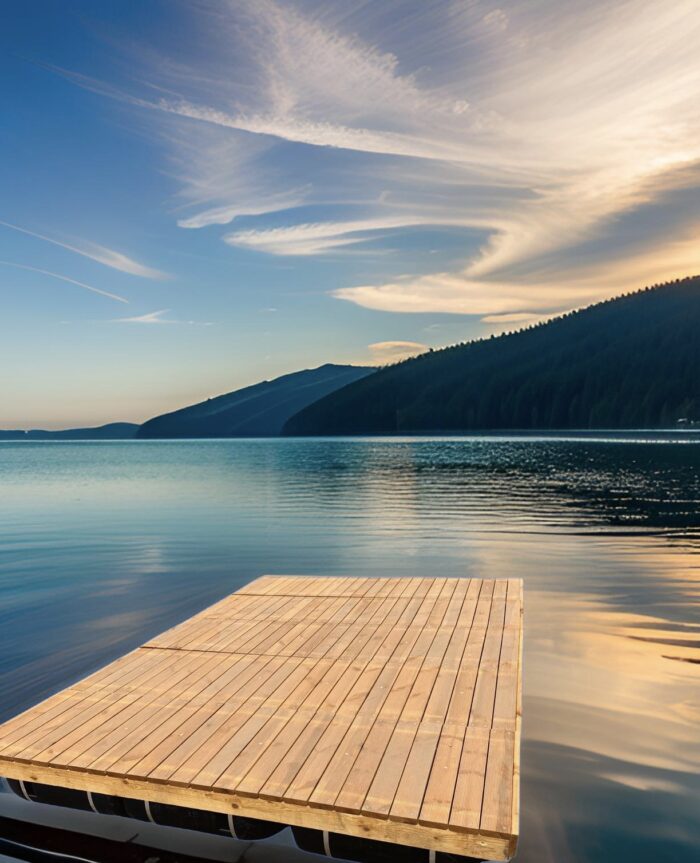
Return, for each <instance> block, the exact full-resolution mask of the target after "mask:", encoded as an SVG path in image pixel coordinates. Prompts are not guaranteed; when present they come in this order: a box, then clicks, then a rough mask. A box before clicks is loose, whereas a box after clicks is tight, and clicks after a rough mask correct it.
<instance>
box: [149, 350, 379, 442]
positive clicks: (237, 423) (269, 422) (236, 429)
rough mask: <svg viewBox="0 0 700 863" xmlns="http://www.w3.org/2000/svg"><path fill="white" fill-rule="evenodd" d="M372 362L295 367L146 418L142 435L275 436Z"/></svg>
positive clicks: (359, 375)
mask: <svg viewBox="0 0 700 863" xmlns="http://www.w3.org/2000/svg"><path fill="white" fill-rule="evenodd" d="M373 371H375V370H374V369H373V368H368V367H361V366H337V365H332V364H330V363H329V364H327V365H324V366H321V367H320V368H317V369H307V370H305V371H301V372H293V373H292V374H289V375H283V376H282V377H279V378H275V379H274V380H272V381H262V383H259V384H254V385H253V386H250V387H245V388H244V389H241V390H236V391H235V392H231V393H227V394H226V395H222V396H218V397H217V398H213V399H208V400H207V401H205V402H200V403H199V404H196V405H192V406H190V407H186V408H181V409H180V410H177V411H173V412H172V413H168V414H163V415H162V416H158V417H155V418H154V419H151V420H148V421H147V422H145V423H144V424H143V425H142V426H141V427H140V428H139V430H138V432H137V435H136V436H137V437H139V438H198V437H200V438H201V437H271V436H275V435H279V434H280V433H281V431H282V427H283V425H284V424H285V422H286V421H287V420H288V419H289V417H291V416H292V415H293V414H295V413H296V412H297V411H299V410H301V409H302V408H304V407H306V406H307V405H309V404H311V403H312V402H314V401H316V400H317V399H320V398H322V397H323V396H325V395H327V394H328V393H331V392H334V391H336V390H338V389H340V388H341V387H344V386H346V385H347V384H351V383H354V382H355V381H358V380H360V379H361V378H364V377H366V376H367V375H369V374H370V373H371V372H373Z"/></svg>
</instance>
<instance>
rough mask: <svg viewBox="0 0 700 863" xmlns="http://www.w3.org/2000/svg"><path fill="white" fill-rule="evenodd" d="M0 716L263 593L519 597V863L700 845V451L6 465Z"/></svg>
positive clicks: (394, 442) (13, 459)
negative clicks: (351, 584)
mask: <svg viewBox="0 0 700 863" xmlns="http://www.w3.org/2000/svg"><path fill="white" fill-rule="evenodd" d="M0 549H1V556H0V597H1V602H0V693H1V694H2V698H1V699H0V718H2V719H4V718H7V717H9V716H11V715H12V714H14V713H16V712H17V711H19V710H20V709H22V708H25V707H27V706H29V705H31V704H33V703H34V702H36V701H38V700H39V699H41V698H43V697H45V696H46V695H48V694H49V693H51V692H54V691H56V690H58V689H61V688H63V687H64V686H66V685H67V684H69V683H71V682H72V681H74V680H76V679H77V678H80V677H82V676H84V675H85V674H87V673H88V672H90V671H92V670H93V669H95V668H96V667H99V666H100V665H102V664H104V663H105V662H107V661H109V660H111V659H114V658H115V657H117V656H118V655H120V654H122V653H124V652H125V651H127V650H129V649H130V648H133V647H135V646H136V645H138V644H140V643H141V642H143V641H144V640H146V639H147V638H149V637H150V636H152V635H154V634H156V633H157V632H159V631H161V630H163V629H165V628H166V627H169V626H171V625H173V624H174V623H175V622H177V621H179V620H181V619H183V618H185V617H187V616H189V615H191V614H192V613H194V612H196V611H197V610H199V609H201V608H203V607H204V606H206V605H208V604H210V603H211V602H213V601H215V600H217V599H219V598H220V597H221V596H223V595H225V594H227V593H229V592H231V591H232V590H235V589H236V588H238V587H240V586H241V585H243V584H245V583H246V582H247V581H249V580H250V579H252V578H254V577H256V576H258V575H260V574H262V573H288V574H291V573H306V574H324V575H325V574H329V575H393V576H395V575H440V576H476V577H480V578H503V577H508V576H520V577H522V578H523V579H524V580H525V657H524V663H525V664H524V699H523V712H524V722H523V764H522V768H523V772H522V823H521V843H520V850H519V854H518V860H519V861H521V863H534V861H537V863H548V861H552V863H554V861H556V863H569V861H572V862H573V861H576V863H581V861H583V863H588V861H590V863H594V861H595V863H606V861H618V863H619V861H628V860H629V861H639V863H643V861H649V863H652V861H653V863H661V861H686V860H691V859H697V853H698V848H700V664H699V663H700V444H698V443H689V442H679V441H677V440H676V441H671V440H662V441H659V442H654V440H653V438H652V439H651V440H636V441H635V440H630V439H624V438H623V439H614V440H604V439H586V440H566V439H554V440H551V439H550V440H546V439H536V438H528V439H517V438H516V439H507V438H467V439H458V438H449V439H414V438H411V439H377V440H370V439H361V440H343V439H336V440H291V439H290V440H233V441H172V442H158V441H143V442H136V441H133V442H131V441H130V442H101V443H85V442H81V443H25V442H21V443H12V442H5V443H2V444H0Z"/></svg>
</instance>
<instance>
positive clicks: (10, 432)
mask: <svg viewBox="0 0 700 863" xmlns="http://www.w3.org/2000/svg"><path fill="white" fill-rule="evenodd" d="M137 429H138V425H137V424H136V423H108V424H107V425H103V426H97V427H96V428H84V429H61V430H60V431H47V430H45V429H30V430H29V431H22V430H21V429H7V430H0V440H128V439H129V438H132V437H134V435H135V434H136V430H137Z"/></svg>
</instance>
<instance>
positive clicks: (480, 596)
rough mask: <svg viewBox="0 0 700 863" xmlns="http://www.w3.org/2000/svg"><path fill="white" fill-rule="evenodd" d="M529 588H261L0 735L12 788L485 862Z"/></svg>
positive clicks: (266, 583) (485, 584)
mask: <svg viewBox="0 0 700 863" xmlns="http://www.w3.org/2000/svg"><path fill="white" fill-rule="evenodd" d="M521 650H522V582H521V581H520V580H517V579H508V580H495V581H482V580H478V579H467V578H464V579H460V578H451V579H448V578H335V577H333V578H330V577H329V578H325V577H302V576H263V577H262V578H259V579H257V580H256V581H254V582H252V583H251V584H249V585H248V586H246V587H244V588H242V589H241V590H239V591H238V592H236V593H233V594H231V595H230V596H228V597H226V598H225V599H222V600H221V601H220V602H218V603H216V604H215V605H213V606H211V607H209V608H207V609H205V610H204V611H202V612H201V613H200V614H197V615H195V616H194V617H192V618H190V619H188V620H186V621H185V622H184V623H182V624H180V625H178V626H175V627H174V628H173V629H170V630H168V631H167V632H165V633H163V634H162V635H159V636H157V637H156V638H153V639H152V640H151V641H149V642H147V643H146V644H144V645H143V646H141V647H139V648H137V649H136V650H134V651H132V652H131V653H129V654H127V655H126V656H124V657H122V658H120V659H117V660H116V661H115V662H112V663H111V664H109V665H107V666H106V667H104V668H103V669H101V670H99V671H97V672H96V673H95V674H92V675H91V676H90V677H87V678H86V679H84V680H81V681H79V682H78V683H75V684H74V685H72V686H70V687H68V688H67V689H65V690H63V691H61V692H59V693H57V694H56V695H53V696H52V697H50V698H49V699H47V700H46V701H44V702H42V703H41V704H39V705H37V706H35V707H32V708H30V709H29V710H27V711H26V712H24V713H22V714H21V715H19V716H17V717H15V718H14V719H11V720H10V721H9V722H7V723H5V724H4V725H2V726H0V775H4V776H7V777H9V778H13V779H23V780H29V781H35V782H44V783H48V784H52V785H59V786H64V787H69V788H79V789H82V790H86V791H93V792H100V793H105V794H116V795H121V796H124V797H134V798H139V799H144V800H149V801H151V802H160V803H175V804H178V805H181V806H189V807H194V808H199V809H209V810H213V811H218V812H226V813H235V814H239V815H247V816H250V817H254V818H262V819H267V820H270V821H277V822H283V823H287V824H294V825H299V826H303V827H311V828H317V829H320V830H328V831H332V832H335V833H345V834H350V835H355V836H361V837H365V838H374V839H379V840H383V841H389V842H398V843H401V844H404V845H413V846H416V847H420V848H429V849H434V850H441V851H447V852H451V853H453V854H464V855H469V856H474V857H481V858H484V859H486V858H488V859H501V860H502V859H507V858H509V857H511V856H512V855H513V853H514V851H515V845H516V842H517V835H518V806H519V747H520V689H521V684H520V677H521V669H520V666H521Z"/></svg>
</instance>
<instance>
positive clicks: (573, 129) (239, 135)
mask: <svg viewBox="0 0 700 863" xmlns="http://www.w3.org/2000/svg"><path fill="white" fill-rule="evenodd" d="M209 8H210V10H212V9H213V11H212V13H211V14H212V17H211V20H210V27H209V30H208V33H207V34H206V40H207V41H206V46H205V49H204V50H203V51H202V52H201V54H200V55H199V56H192V57H191V58H186V59H185V60H183V62H182V63H181V64H180V65H179V66H178V67H177V68H175V66H174V65H173V64H170V65H164V64H161V65H160V68H159V71H153V72H152V73H151V74H150V77H149V78H148V84H149V85H158V87H161V89H157V88H154V87H153V86H151V87H150V88H149V89H148V90H146V89H144V90H143V91H141V92H139V93H138V94H125V93H123V92H121V93H120V92H117V91H116V90H114V89H112V90H111V92H110V88H108V87H105V86H104V85H99V84H96V83H95V82H90V81H88V80H87V79H84V78H83V79H80V77H75V78H74V79H75V80H76V81H77V82H78V83H80V84H81V86H87V87H90V88H91V89H97V90H101V91H102V92H105V93H109V95H112V96H116V97H117V98H120V99H123V100H126V101H130V102H131V104H133V105H135V106H139V107H141V108H147V109H149V110H150V111H151V112H153V115H154V116H158V117H160V119H161V121H162V124H163V128H164V129H166V130H167V136H168V138H167V140H168V143H169V146H170V147H171V158H172V159H173V160H174V165H175V168H174V173H175V174H176V176H177V177H178V178H179V181H180V183H181V199H182V201H183V202H184V204H183V206H184V207H185V208H187V210H188V212H187V215H185V216H182V217H181V218H180V221H179V224H181V225H182V226H183V227H189V228H194V227H205V226H213V225H222V224H229V223H230V222H234V223H235V222H236V221H237V220H241V219H242V218H243V217H247V218H249V219H250V220H252V222H253V224H252V225H250V224H245V225H243V226H240V225H235V230H232V231H229V232H227V233H225V234H224V239H225V240H226V242H227V243H229V244H230V245H233V246H240V247H246V248H256V249H259V250H261V251H265V252H267V253H270V254H274V255H280V254H285V255H321V254H325V253H327V252H329V251H331V250H338V249H342V248H343V247H347V246H353V247H355V249H357V250H359V249H361V248H362V246H361V245H360V243H361V241H362V240H363V239H366V238H368V237H371V236H374V237H376V238H381V235H382V232H383V231H386V230H387V228H389V227H391V226H393V227H394V228H395V229H398V230H400V229H402V228H409V227H410V228H415V227H416V226H436V225H437V226H460V227H461V228H463V229H464V231H465V234H468V240H465V251H464V256H463V261H462V262H461V264H460V265H459V266H454V267H451V268H447V267H445V266H444V265H443V267H442V268H440V269H438V268H436V270H437V271H436V272H433V273H429V274H427V275H420V276H418V277H412V276H408V277H407V276H405V275H402V273H403V272H404V270H403V268H402V267H401V262H400V261H401V258H400V255H397V256H396V260H397V265H396V270H395V275H394V276H393V277H390V278H381V277H380V276H379V275H377V276H376V277H375V278H372V275H371V274H370V276H369V277H368V278H367V280H366V282H365V283H362V284H355V283H352V282H350V283H349V284H348V285H347V286H346V287H344V288H342V289H341V290H339V291H336V292H335V294H334V295H335V296H336V297H338V298H341V299H343V300H346V301H350V302H353V303H356V304H359V305H362V306H365V307H367V308H372V309H377V310H384V311H395V312H413V311H416V312H426V311H436V312H453V313H463V314H471V315H480V316H484V315H486V316H488V315H494V314H496V315H504V314H526V313H527V314H548V313H551V312H554V311H557V310H560V309H566V308H571V307H572V306H575V305H578V304H582V303H585V302H589V301H591V300H594V299H597V298H600V297H603V296H609V295H611V294H614V293H618V292H620V291H621V290H625V289H627V288H629V287H631V286H636V285H637V284H639V280H641V281H642V282H644V281H648V280H656V279H663V278H671V277H674V276H675V275H678V274H681V273H678V270H679V268H681V267H692V271H697V270H698V269H700V266H698V265H696V264H700V262H699V261H698V257H700V256H699V255H698V254H697V253H693V251H692V244H689V241H688V235H689V234H690V233H692V231H693V230H694V225H695V222H697V221H700V213H695V214H694V215H693V214H689V215H688V218H687V219H686V221H685V222H684V223H683V224H679V225H678V230H677V231H676V233H675V234H674V235H673V236H663V237H661V236H660V233H659V224H658V222H657V223H655V222H654V220H653V219H652V218H650V217H649V216H648V215H646V216H645V214H646V213H647V212H648V210H649V208H650V207H652V206H653V205H654V204H655V203H656V202H658V200H659V199H660V197H662V196H664V195H666V196H668V195H669V193H671V194H672V193H673V191H674V190H675V189H677V188H682V189H687V188H688V183H690V182H694V181H692V180H691V179H689V178H690V177H691V172H690V171H688V170H687V169H688V168H690V167H692V166H697V165H700V60H699V59H698V55H697V50H696V47H695V46H696V45H697V41H698V38H699V37H700V7H699V6H698V4H697V2H696V0H676V2H674V3H671V4H669V3H662V2H660V0H620V2H618V3H613V4H611V3H608V2H605V0H592V2H590V3H586V4H562V3H560V2H559V0H543V2H523V3H521V2H518V3H515V2H499V4H498V5H497V6H496V5H495V4H494V3H492V2H488V3H487V2H482V0H474V2H469V3H460V4H457V3H445V4H437V5H436V4H413V5H412V6H411V7H410V8H409V9H408V10H407V9H406V6H405V4H401V3H398V4H397V3H394V2H392V0H387V2H386V3H383V4H370V5H368V4H366V3H352V2H342V3H340V2H338V3H332V2H329V3H324V4H321V5H313V4H310V3H305V2H301V0H299V2H297V3H294V2H285V3H279V2H274V0H257V2H256V3H254V4H235V3H233V4H232V3H221V4H214V6H213V7H209ZM399 11H400V13H401V14H400V15H399V14H398V13H399ZM204 20H205V19H204V18H201V19H200V22H201V21H204ZM399 20H400V26H399V25H398V24H397V22H398V21H399ZM205 30H206V26H205ZM309 58H313V62H309ZM154 69H155V67H154ZM163 69H165V70H166V71H165V74H163V73H162V70H163ZM188 70H189V71H188ZM154 93H155V95H153V94H154ZM310 153H311V154H313V156H311V155H310ZM679 176H683V177H684V178H685V179H684V180H683V181H681V182H682V184H683V183H684V184H685V185H681V186H679V185H678V184H679V180H678V178H679ZM329 202H330V203H333V204H334V205H335V206H334V208H332V209H329V211H328V212H329V215H328V216H327V217H319V218H318V219H317V218H316V215H315V214H314V219H313V221H311V220H310V219H309V217H308V215H307V216H305V217H304V216H302V217H300V214H299V213H297V212H295V210H294V208H296V207H298V206H299V205H301V204H304V205H319V204H328V203H329ZM348 203H352V206H353V208H355V210H354V211H353V214H352V215H348V216H347V218H346V217H345V216H344V215H343V214H342V212H340V214H339V210H341V211H342V207H343V205H347V204H348ZM358 207H359V208H360V209H361V212H362V215H361V217H357V215H355V213H356V211H357V208H358ZM271 214H275V216H274V219H271V218H270V216H271ZM631 216H636V217H637V220H636V224H635V227H634V234H635V241H636V242H635V243H630V242H626V243H625V247H624V252H622V251H620V252H618V253H617V255H616V254H615V253H612V254H611V253H610V252H609V251H608V252H606V253H605V254H604V255H603V254H601V252H600V251H599V250H596V249H595V248H593V244H595V243H596V242H600V241H602V240H603V239H606V238H607V239H608V240H610V241H611V242H613V243H614V240H615V238H616V237H618V236H621V235H622V234H623V233H624V224H625V220H626V219H627V218H629V217H631ZM271 222H272V224H271ZM475 238H476V242H477V243H478V249H477V251H474V245H475ZM695 246H696V247H697V243H696V244H695ZM650 250H653V254H651V253H650ZM382 272H383V273H384V272H386V268H385V267H382Z"/></svg>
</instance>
